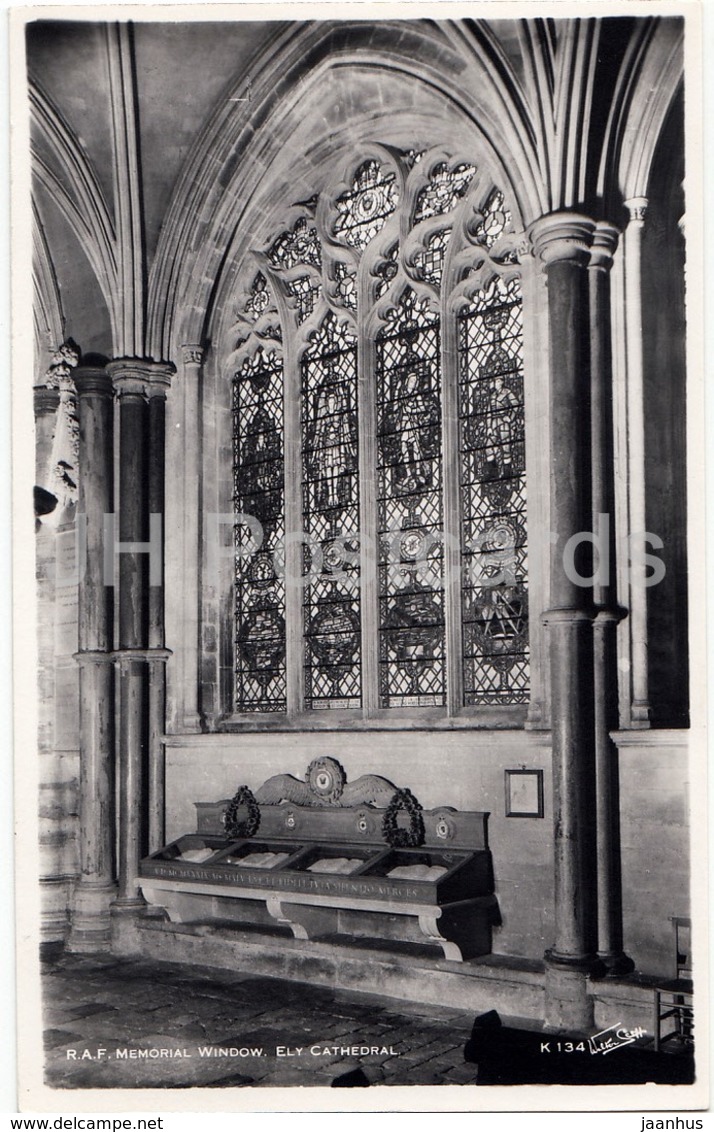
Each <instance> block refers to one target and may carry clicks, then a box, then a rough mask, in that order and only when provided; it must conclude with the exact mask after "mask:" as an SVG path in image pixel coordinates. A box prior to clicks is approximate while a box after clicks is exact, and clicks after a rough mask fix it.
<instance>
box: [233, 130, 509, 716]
mask: <svg viewBox="0 0 714 1132" xmlns="http://www.w3.org/2000/svg"><path fill="white" fill-rule="evenodd" d="M380 152H381V154H382V157H381V159H380V160H377V158H376V157H374V156H373V157H370V158H369V159H368V160H363V161H362V163H361V164H360V165H359V166H357V167H356V172H355V174H354V177H353V178H352V180H351V182H349V183H348V184H349V187H348V188H347V189H346V191H343V192H341V193H340V195H338V196H337V197H336V198H335V197H334V196H332V197H329V198H326V197H322V199H321V200H318V195H316V196H315V197H313V198H311V199H310V201H303V202H302V203H301V205H300V206H299V207H300V210H301V211H302V213H306V212H307V211H309V215H301V216H299V217H298V219H297V220H296V221H295V222H294V223H293V222H292V221H291V226H289V227H286V228H285V229H284V230H283V231H282V232H281V233H280V235H279V236H277V237H276V238H275V239H273V240H272V242H271V243H270V244H269V245H268V246H267V247H266V248H265V250H264V257H263V258H262V259H261V268H262V269H261V271H259V272H258V274H257V275H255V276H254V277H253V281H252V283H251V285H250V286H249V287H247V288H246V289H245V290H242V291H241V296H242V297H241V299H240V302H238V303H237V304H236V308H237V333H239V334H240V335H241V337H240V338H239V339H238V341H239V343H240V346H241V349H242V350H243V351H245V353H246V354H247V356H248V360H246V361H243V362H242V364H241V366H240V368H239V369H238V372H237V373H236V374H235V375H234V376H233V445H234V480H235V484H234V492H235V506H236V510H237V512H239V513H240V514H239V515H238V522H237V526H236V535H235V545H236V567H235V581H236V604H235V616H236V636H235V656H236V660H235V707H236V711H237V712H239V713H246V712H247V713H251V712H253V713H255V712H286V711H288V709H289V710H290V711H302V710H309V711H326V710H327V711H328V710H330V709H351V710H353V711H358V710H360V709H362V707H363V704H364V703H368V704H373V703H375V702H376V703H377V704H378V705H379V707H380V708H381V709H394V710H396V711H399V710H400V709H409V708H436V709H438V708H443V707H445V705H446V703H447V691H449V697H448V698H449V702H454V699H455V696H456V692H455V691H454V690H449V689H447V663H446V661H447V657H446V647H447V643H446V618H445V610H446V608H447V599H448V608H449V609H455V608H456V606H457V603H459V602H460V607H461V614H462V616H461V625H460V631H459V630H456V634H455V635H456V636H457V640H456V642H455V643H454V648H455V651H456V653H457V654H458V655H457V656H455V657H454V658H453V663H452V664H450V665H449V671H452V672H453V671H454V669H456V670H457V671H458V670H459V668H460V671H461V676H462V680H459V685H461V683H463V700H462V706H463V707H465V708H472V709H476V708H478V707H479V706H487V705H488V706H494V705H506V704H523V703H526V702H527V700H528V696H529V646H528V561H527V537H526V469H525V429H524V378H523V358H522V296H521V290H520V284H519V282H518V280H516V279H514V280H512V281H510V282H506V281H505V280H504V279H503V278H501V277H500V276H499V277H496V278H493V277H491V281H490V282H488V283H483V284H482V286H481V289H480V290H478V291H476V292H475V294H473V296H472V298H471V299H470V300H468V301H467V300H466V299H465V298H463V291H462V290H459V291H458V292H456V294H454V295H451V294H446V293H445V286H444V281H445V278H446V275H445V272H444V265H445V262H446V258H447V253H449V255H450V254H451V252H452V251H453V254H454V257H455V258H454V260H453V263H454V276H455V277H456V275H457V274H458V279H459V284H458V285H459V287H462V286H465V285H469V286H471V287H474V286H476V285H477V281H476V280H474V279H473V278H472V277H471V275H470V274H469V272H470V271H471V270H473V271H491V270H493V271H503V270H504V264H509V263H510V264H513V263H514V262H515V259H516V252H515V251H514V250H510V251H509V250H508V249H509V248H510V249H513V248H515V245H516V241H515V240H513V239H511V240H510V241H509V242H507V243H504V242H503V241H502V242H501V244H500V245H498V247H499V251H498V256H497V259H494V260H493V261H492V263H491V266H490V267H489V266H488V261H489V258H490V257H489V256H488V255H487V253H488V252H489V251H490V249H491V248H493V247H494V245H495V244H496V243H497V241H499V240H500V238H501V237H502V236H503V235H504V234H506V233H508V234H509V235H510V236H512V235H513V224H512V219H511V215H510V213H509V211H508V208H507V206H506V203H505V199H504V196H503V193H502V192H501V191H500V190H499V189H497V188H495V187H494V188H492V189H491V190H490V191H487V192H486V193H485V194H484V195H483V196H480V197H479V198H478V199H475V192H474V181H475V173H476V168H475V166H474V165H471V164H468V163H466V162H460V163H453V162H451V161H447V160H442V153H439V154H438V155H435V154H434V153H433V151H432V154H431V155H430V154H429V152H428V151H425V150H422V149H414V150H411V151H409V152H406V153H402V155H401V159H396V158H395V159H393V158H392V156H390V152H389V151H388V150H386V149H384V150H381V151H380ZM427 172H428V179H427V176H426V174H427ZM469 193H472V196H471V198H470V200H471V204H470V205H469V207H468V209H463V210H461V211H459V210H458V206H459V204H460V202H462V201H464V200H466V199H467V197H468V194H469ZM484 201H485V203H484ZM407 206H408V212H409V214H408V215H407ZM294 207H295V209H297V208H298V206H297V205H296V206H294ZM400 210H401V211H400ZM292 215H293V216H295V215H296V212H295V211H293V213H292ZM390 218H393V221H394V222H393V223H390ZM397 221H398V222H397ZM385 225H388V227H387V228H386V229H385ZM380 233H381V234H382V235H381V239H379V240H378V239H377V238H378V237H379V236H380ZM373 242H374V243H373ZM370 244H372V247H371V248H370V250H369V253H368V254H367V255H362V254H361V253H363V252H364V251H365V249H367V248H369V246H370ZM470 255H472V257H473V264H471V262H470V258H469V257H470ZM484 264H486V266H485V267H484ZM508 270H512V269H511V268H509V269H508ZM248 278H249V279H250V278H251V277H250V276H249V277H248ZM323 278H324V280H325V281H326V286H325V293H324V294H323V292H322V280H323ZM427 284H428V286H426V285H427ZM470 293H471V292H470ZM369 296H373V298H371V299H370V298H369ZM456 298H458V301H459V302H460V303H461V304H462V306H461V307H460V308H459V310H460V313H459V314H458V315H455V314H452V313H450V312H451V311H452V310H453V307H452V305H451V303H452V299H456ZM279 299H280V300H281V301H278V300H279ZM377 300H379V301H377ZM463 304H467V305H465V306H464V305H463ZM286 306H287V309H288V310H289V311H291V312H292V313H291V315H290V318H289V319H288V325H287V326H286V325H283V326H281V325H280V320H281V317H284V313H285V310H286ZM279 311H282V312H283V313H282V316H281V314H280V313H279ZM447 312H449V313H447ZM447 317H448V318H449V319H452V318H453V319H454V322H455V325H452V324H450V325H449V327H448V331H449V332H448V333H447V331H446V330H445V323H443V321H442V320H443V319H445V318H447ZM454 331H455V332H456V337H455V338H454V334H453V332H454ZM291 335H292V336H293V339H294V341H290V340H289V339H290V336H291ZM283 338H286V339H288V344H289V347H290V348H289V349H287V350H286V352H285V358H286V361H285V362H283V360H282V357H281V356H280V347H279V343H280V342H281V341H282V339H283ZM443 339H446V341H447V342H451V341H454V343H455V345H457V346H458V349H457V350H454V351H453V353H452V352H451V350H449V351H448V352H446V353H445V352H444V351H443V350H442V340H443ZM271 343H272V345H271ZM276 347H277V349H275V348H276ZM232 349H234V350H235V349H236V345H235V338H234V340H233V346H232ZM251 350H252V353H251V352H250V351H251ZM241 356H242V355H241ZM358 362H359V363H360V364H359V366H358ZM284 366H286V367H287V366H289V367H290V370H289V372H284ZM358 374H359V381H358ZM292 390H295V391H296V399H297V398H298V397H299V415H300V428H299V429H298V428H297V407H298V406H297V404H296V403H295V402H293V401H292V400H291V397H292V393H290V392H289V391H292ZM298 390H299V393H298ZM444 395H445V402H444V403H445V404H448V403H454V402H453V398H454V397H456V399H457V402H458V420H457V421H454V420H453V419H451V417H449V418H448V419H445V420H444V421H442V397H443V396H444ZM284 404H285V405H286V406H288V413H289V414H291V413H293V412H294V413H295V417H294V418H292V419H294V423H295V426H296V427H295V429H294V430H293V429H292V428H291V429H290V430H289V435H286V422H285V418H284V413H283V406H284ZM291 405H292V408H291ZM372 413H375V414H376V437H370V438H369V442H368V443H366V444H365V449H364V451H363V452H361V451H360V445H359V431H358V424H359V422H360V420H362V421H365V420H370V419H371V416H372ZM375 442H376V443H375ZM373 446H374V447H373ZM298 463H299V465H300V469H301V474H300V475H297V476H294V477H288V480H287V482H286V480H285V472H284V465H285V464H287V466H289V467H296V468H297V466H298ZM445 469H446V470H448V472H449V476H448V477H447V480H448V483H447V487H448V485H449V484H451V487H448V495H449V498H452V488H453V489H454V496H453V499H454V508H453V512H452V511H451V510H450V511H449V512H448V514H447V515H446V519H447V520H448V522H446V524H445V514H444V476H445ZM457 475H459V476H460V479H459V491H460V495H459V498H458V506H456V498H455V489H456V477H457ZM360 476H363V477H366V478H365V479H364V480H361V479H360ZM375 495H376V515H377V529H376V530H374V529H372V530H367V531H360V529H359V524H360V518H361V512H360V503H361V500H362V502H363V503H364V504H365V506H366V509H367V510H368V511H369V510H370V509H371V503H370V502H369V501H370V500H373V499H374V498H375ZM286 513H287V514H292V515H295V516H300V517H301V519H302V528H301V531H300V532H295V531H289V532H286V528H285V515H286ZM245 516H249V517H250V518H249V519H246V518H245ZM256 523H257V524H258V529H259V530H260V532H261V534H262V539H263V541H262V545H261V546H260V547H257V546H256V544H255V538H256ZM445 526H446V530H447V532H454V534H456V532H457V531H458V532H459V539H460V547H459V550H460V559H459V561H460V574H459V576H458V577H456V578H455V577H445V572H444V548H443V544H444V539H445ZM296 533H297V535H298V537H299V538H302V539H303V540H304V545H303V552H302V567H303V570H302V577H301V579H300V580H299V583H298V584H299V587H300V588H299V594H298V595H297V597H296V598H295V599H294V600H293V597H292V596H290V595H289V597H290V600H289V602H288V603H287V606H286V582H285V579H284V577H283V572H282V559H283V542H284V540H285V536H286V534H288V535H289V536H290V537H291V539H292V538H293V537H294V536H295V535H296ZM360 541H361V542H362V544H363V545H367V546H369V545H371V544H372V543H373V542H374V544H375V545H376V546H377V555H376V561H373V560H371V558H370V556H369V554H364V552H363V555H362V558H360ZM454 553H455V552H454ZM363 583H364V584H365V585H367V583H369V588H368V589H367V590H365V592H369V593H372V592H373V589H372V587H373V586H375V585H376V587H377V595H378V600H377V607H378V615H377V624H376V625H374V626H373V628H372V630H370V632H372V633H374V634H376V636H377V640H376V641H375V640H374V639H372V640H368V639H366V637H365V634H366V633H367V632H368V628H367V627H368V625H369V622H370V618H371V617H372V616H373V613H372V606H371V603H365V605H364V607H363V605H362V599H361V593H362V584H363ZM288 609H289V611H290V612H289V613H288ZM288 617H289V618H290V624H289V625H287V626H286V621H287V620H288ZM287 639H289V640H290V641H291V645H292V644H294V646H295V647H294V654H293V655H294V656H295V657H296V658H297V657H298V656H300V655H302V673H301V675H302V676H303V677H304V679H301V680H297V679H296V680H294V681H291V689H292V690H291V696H292V697H294V699H291V700H290V705H288V694H287V679H286V640H287ZM449 640H450V641H451V640H452V637H451V634H450V636H449ZM373 650H376V654H377V658H378V666H377V673H376V674H375V676H374V685H375V686H372V685H371V684H370V685H369V686H368V683H367V680H368V678H367V676H366V675H365V671H368V670H369V669H366V670H365V669H363V659H364V658H365V656H367V655H369V656H372V655H373ZM369 679H370V680H371V679H372V677H371V676H370V677H369ZM303 689H304V691H303ZM459 694H460V692H459ZM472 714H476V713H475V712H473V713H472Z"/></svg>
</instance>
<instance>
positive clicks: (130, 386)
mask: <svg viewBox="0 0 714 1132" xmlns="http://www.w3.org/2000/svg"><path fill="white" fill-rule="evenodd" d="M107 373H108V374H109V375H110V377H111V379H112V382H113V383H114V389H115V390H116V392H117V393H118V395H119V396H120V397H124V396H129V397H130V396H134V397H142V398H148V397H150V396H152V394H154V393H158V394H163V395H165V393H166V389H167V388H168V386H169V385H170V384H171V375H172V374H173V373H175V369H174V366H173V365H171V363H170V362H152V361H148V360H147V359H144V358H115V359H114V360H113V361H111V362H107Z"/></svg>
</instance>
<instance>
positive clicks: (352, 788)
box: [340, 774, 397, 809]
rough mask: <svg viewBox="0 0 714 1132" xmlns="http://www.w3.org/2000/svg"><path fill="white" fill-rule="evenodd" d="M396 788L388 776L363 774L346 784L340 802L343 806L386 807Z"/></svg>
mask: <svg viewBox="0 0 714 1132" xmlns="http://www.w3.org/2000/svg"><path fill="white" fill-rule="evenodd" d="M396 789H397V788H396V786H395V785H394V783H393V782H390V781H389V779H388V778H382V776H381V775H379V774H363V775H362V776H361V777H360V778H357V779H355V781H354V782H349V783H347V784H346V785H345V787H344V790H343V791H342V797H341V798H340V803H341V804H342V805H343V806H359V805H369V806H376V807H378V808H379V809H386V807H387V806H388V805H389V803H390V802H391V800H392V795H393V794H394V793H395V791H396Z"/></svg>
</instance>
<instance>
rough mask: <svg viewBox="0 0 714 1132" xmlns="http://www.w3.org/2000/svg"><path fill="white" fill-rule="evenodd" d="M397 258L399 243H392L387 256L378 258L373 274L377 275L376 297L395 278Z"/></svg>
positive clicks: (386, 289) (388, 286) (380, 294)
mask: <svg viewBox="0 0 714 1132" xmlns="http://www.w3.org/2000/svg"><path fill="white" fill-rule="evenodd" d="M398 260H399V244H394V245H393V247H391V248H390V249H389V251H388V252H387V258H386V259H383V260H380V262H379V263H378V264H377V266H376V267H375V274H376V275H377V276H378V277H379V283H378V284H377V298H378V299H379V298H381V297H382V295H383V294H384V293H385V291H388V290H389V288H390V286H391V284H392V280H393V279H394V278H395V276H396V274H397V271H398Z"/></svg>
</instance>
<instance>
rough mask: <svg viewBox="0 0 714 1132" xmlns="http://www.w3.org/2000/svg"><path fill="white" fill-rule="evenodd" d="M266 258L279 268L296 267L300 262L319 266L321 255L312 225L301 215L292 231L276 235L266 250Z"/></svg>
mask: <svg viewBox="0 0 714 1132" xmlns="http://www.w3.org/2000/svg"><path fill="white" fill-rule="evenodd" d="M268 258H269V259H270V261H271V263H272V264H273V265H274V266H275V267H280V268H289V267H297V266H298V264H301V263H302V264H306V265H309V266H311V267H318V268H319V267H320V266H321V265H322V255H321V251H320V242H319V240H318V238H317V232H316V231H315V227H314V225H311V224H310V222H309V221H308V220H307V219H306V218H305V217H303V216H301V217H300V219H299V220H297V221H296V222H295V225H294V226H293V229H292V231H290V232H283V233H281V235H280V236H278V238H277V240H276V241H275V243H274V244H273V246H272V247H271V249H270V251H269V252H268Z"/></svg>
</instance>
